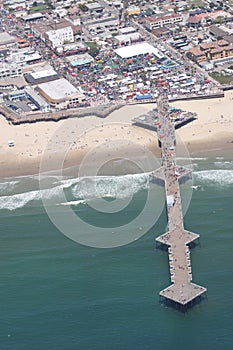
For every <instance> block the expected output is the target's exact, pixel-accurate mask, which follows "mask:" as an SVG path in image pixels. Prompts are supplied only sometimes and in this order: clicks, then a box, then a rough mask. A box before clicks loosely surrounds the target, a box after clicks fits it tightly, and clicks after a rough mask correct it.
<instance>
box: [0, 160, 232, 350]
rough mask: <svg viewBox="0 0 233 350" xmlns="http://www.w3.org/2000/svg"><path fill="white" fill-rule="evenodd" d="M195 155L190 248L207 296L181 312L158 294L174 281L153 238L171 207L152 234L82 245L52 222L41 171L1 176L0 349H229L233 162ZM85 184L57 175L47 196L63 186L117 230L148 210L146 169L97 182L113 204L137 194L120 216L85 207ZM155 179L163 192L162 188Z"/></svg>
mask: <svg viewBox="0 0 233 350" xmlns="http://www.w3.org/2000/svg"><path fill="white" fill-rule="evenodd" d="M192 162H193V169H194V175H193V184H192V183H190V182H188V183H186V184H185V185H182V193H183V196H184V197H187V196H186V192H187V193H189V192H190V189H191V186H194V188H192V199H191V203H190V205H189V206H188V209H187V213H186V215H185V219H184V222H185V227H186V228H187V229H189V230H191V231H193V232H196V233H200V235H201V240H200V241H201V246H198V247H196V248H195V249H193V250H192V252H191V260H192V268H193V281H194V282H195V283H197V284H200V285H202V286H205V287H206V288H207V289H208V293H207V297H208V298H207V300H204V301H203V302H202V303H200V304H198V305H196V306H195V307H194V308H192V309H191V310H189V312H188V313H185V314H184V313H180V312H178V311H176V310H174V309H172V308H167V307H166V306H164V305H161V304H160V303H159V297H158V293H159V291H160V290H161V289H163V288H165V287H166V286H168V285H169V284H170V280H169V271H168V256H167V253H166V252H163V251H160V250H158V249H156V248H155V242H154V239H155V237H156V236H158V235H159V234H161V233H163V232H164V231H165V229H166V212H165V210H163V211H162V214H161V215H160V216H159V215H158V216H159V218H158V220H156V222H155V223H154V225H153V226H152V228H150V229H149V231H148V232H147V234H145V235H143V236H142V237H141V238H139V239H138V240H134V241H133V242H132V243H131V244H128V245H125V246H123V247H118V248H110V249H97V248H92V247H86V246H83V245H80V244H77V243H75V242H73V241H71V240H70V239H68V238H67V237H66V236H64V235H63V234H61V233H60V232H59V230H58V229H57V228H56V227H55V226H54V225H53V224H52V222H51V221H50V219H49V218H48V216H47V214H46V212H45V210H44V208H43V205H42V202H41V200H40V194H39V191H38V178H37V177H36V176H32V177H30V178H14V179H13V178H12V179H2V180H1V182H0V196H1V197H0V274H1V278H0V303H1V317H0V349H1V350H8V349H9V350H25V349H30V350H44V349H46V350H47V349H48V350H73V349H78V350H103V349H110V350H118V349H125V350H131V349H132V350H141V349H143V350H152V349H157V350H169V349H181V350H183V349H189V350H196V349H201V350H202V349H206V350H231V349H233V331H232V318H233V298H232V295H233V280H232V276H233V274H232V270H233V258H232V256H233V255H232V246H233V216H232V211H233V161H232V158H231V159H230V157H227V156H218V157H216V156H215V157H213V156H209V157H206V158H204V157H203V158H193V160H192ZM88 181H89V182H88V183H87V182H86V179H82V181H81V182H80V179H73V180H72V181H71V180H70V179H66V180H65V182H64V180H63V182H61V180H60V179H56V178H53V177H52V176H51V177H50V187H48V190H47V192H46V196H51V197H53V196H55V197H56V196H58V197H57V199H56V201H57V203H58V204H59V195H58V191H59V190H62V191H63V190H64V191H65V192H66V196H67V200H68V201H76V203H75V205H73V206H72V209H73V210H74V212H75V213H76V215H79V216H80V217H82V219H83V220H84V221H86V222H91V224H92V225H94V226H99V227H103V228H109V230H110V231H111V232H114V231H112V230H114V229H115V227H117V226H119V225H123V224H125V223H127V222H131V221H133V220H134V218H135V217H137V216H138V215H139V212H140V211H141V210H142V209H143V205H144V204H143V203H144V202H145V201H146V199H147V181H146V175H145V176H144V177H143V175H132V176H131V177H128V178H127V177H124V176H122V177H119V178H117V179H116V178H113V177H110V178H109V177H108V178H105V179H101V183H99V185H98V187H99V188H100V189H101V194H102V196H105V195H106V196H107V197H108V200H109V201H110V202H109V203H111V197H112V199H113V197H114V196H120V197H121V200H122V201H124V200H126V199H127V197H128V196H132V200H131V201H130V203H129V204H128V205H127V207H126V208H125V209H124V210H121V211H120V212H118V213H115V214H105V213H100V212H98V211H96V210H94V209H93V208H91V207H89V205H88V203H91V201H92V200H96V199H95V198H94V197H95V196H96V194H95V193H93V187H91V186H90V179H89V180H88ZM96 181H99V180H98V179H96V178H95V179H92V183H93V182H94V183H96ZM116 182H117V183H118V185H119V184H120V185H119V187H116ZM64 183H65V186H64ZM113 184H114V188H115V190H114V191H111V186H113ZM150 186H151V187H153V189H152V191H154V192H156V193H157V196H156V198H160V194H161V196H162V194H163V190H162V189H161V188H157V187H158V186H157V185H152V184H151V185H150ZM116 188H117V190H116ZM50 189H51V191H50ZM91 191H92V192H91ZM160 192H161V193H160ZM84 198H85V201H84ZM86 198H88V200H87V201H86ZM88 201H90V202H88ZM97 201H98V200H97ZM184 201H185V199H184ZM60 204H61V203H60ZM162 204H163V203H162V201H161V202H160V203H159V204H158V205H162ZM156 205H157V204H156V203H155V206H156ZM56 208H59V205H58V206H57V207H56V206H55V207H54V210H55V211H56ZM152 216H153V208H150V209H149V212H148V213H147V216H146V217H145V218H144V220H145V222H143V221H142V222H141V226H140V227H138V228H137V227H134V229H135V230H137V229H138V230H140V229H142V228H143V230H144V228H145V226H146V225H147V221H148V220H147V219H148V218H149V217H152ZM77 229H78V227H77ZM126 234H127V232H126Z"/></svg>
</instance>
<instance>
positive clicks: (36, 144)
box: [0, 90, 233, 178]
mask: <svg viewBox="0 0 233 350" xmlns="http://www.w3.org/2000/svg"><path fill="white" fill-rule="evenodd" d="M170 104H171V105H172V106H174V107H178V108H181V109H183V110H186V111H190V112H196V113H197V116H198V119H197V120H194V121H192V122H191V123H189V124H187V125H185V126H182V128H180V129H178V130H177V131H176V137H177V156H178V157H180V156H182V153H183V156H184V157H189V156H194V155H199V156H200V155H201V156H205V154H213V153H216V154H219V155H221V154H223V153H229V156H230V150H232V149H233V114H231V109H232V106H233V91H232V90H229V91H226V92H225V96H224V98H217V99H205V100H188V101H187V100H186V101H176V102H172V103H170ZM152 108H154V104H150V103H146V104H139V105H126V106H124V107H122V108H120V109H117V110H115V111H113V112H112V113H111V114H110V115H109V116H107V117H106V118H99V117H96V116H86V117H85V118H71V119H67V120H65V121H59V122H49V121H46V122H39V123H33V124H22V125H16V126H13V125H10V124H9V123H8V121H7V120H6V119H5V118H4V117H3V116H0V128H1V130H2V133H1V134H2V136H1V140H0V165H1V168H0V177H3V178H7V177H15V176H25V175H33V174H38V172H39V165H40V160H41V157H42V155H43V153H44V152H45V150H46V152H47V156H48V163H49V165H50V166H51V168H54V167H55V166H56V164H57V162H59V161H61V159H60V158H61V157H63V158H64V155H65V161H64V165H65V167H67V168H68V167H72V166H74V165H76V166H78V165H79V163H80V162H81V160H82V159H83V157H85V155H86V154H87V153H88V152H92V153H93V152H95V151H96V150H98V152H100V153H98V154H96V155H92V159H91V166H92V167H93V164H94V163H96V162H98V160H99V161H100V159H102V161H103V162H106V161H109V159H110V160H111V158H112V159H118V160H119V159H124V158H127V159H131V158H132V159H133V161H136V159H137V157H138V159H141V160H142V159H143V152H144V158H145V159H146V158H148V156H147V153H148V152H149V153H150V152H151V151H152V153H153V154H155V155H156V157H157V158H159V156H160V149H159V148H158V145H157V134H156V132H153V131H150V130H146V129H144V128H140V127H137V126H132V125H131V120H132V119H133V118H134V117H137V116H139V115H141V114H143V113H146V112H147V111H149V110H151V109H152ZM51 138H52V142H50V143H48V142H49V140H50V139H51ZM9 140H14V141H15V146H14V147H9V146H8V141H9ZM129 144H130V147H129ZM100 145H101V147H100ZM46 147H47V148H46ZM137 149H140V150H142V151H141V155H138V154H137ZM100 155H101V156H100ZM95 157H96V158H95ZM101 157H102V158H101ZM145 159H144V160H145ZM143 166H145V167H148V168H149V167H150V166H148V165H147V166H146V165H143ZM94 168H95V167H94ZM90 169H91V167H90ZM146 170H147V169H146V168H145V171H146Z"/></svg>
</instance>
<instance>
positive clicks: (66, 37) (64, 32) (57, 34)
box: [46, 26, 74, 48]
mask: <svg viewBox="0 0 233 350" xmlns="http://www.w3.org/2000/svg"><path fill="white" fill-rule="evenodd" d="M46 36H47V38H48V40H49V41H50V42H51V46H52V48H56V47H59V46H62V45H63V44H65V43H73V42H74V32H73V29H72V28H71V26H68V27H65V28H58V29H52V30H49V31H47V32H46Z"/></svg>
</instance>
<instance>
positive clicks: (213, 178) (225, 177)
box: [194, 169, 233, 186]
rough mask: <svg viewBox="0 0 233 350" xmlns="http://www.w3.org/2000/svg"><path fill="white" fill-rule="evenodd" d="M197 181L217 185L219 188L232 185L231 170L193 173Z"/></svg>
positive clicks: (232, 173) (232, 175)
mask: <svg viewBox="0 0 233 350" xmlns="http://www.w3.org/2000/svg"><path fill="white" fill-rule="evenodd" d="M194 176H195V177H196V179H197V180H199V181H201V182H204V183H208V184H211V183H212V184H218V185H221V186H224V185H232V184H233V170H225V169H221V170H203V171H196V172H194Z"/></svg>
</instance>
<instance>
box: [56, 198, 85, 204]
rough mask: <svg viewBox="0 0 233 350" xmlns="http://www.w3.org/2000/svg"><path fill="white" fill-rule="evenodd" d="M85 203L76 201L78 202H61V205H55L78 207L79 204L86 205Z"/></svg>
mask: <svg viewBox="0 0 233 350" xmlns="http://www.w3.org/2000/svg"><path fill="white" fill-rule="evenodd" d="M86 203H87V202H86V201H85V200H83V199H82V200H78V201H69V202H63V203H59V204H57V205H65V206H68V205H79V204H86Z"/></svg>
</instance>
